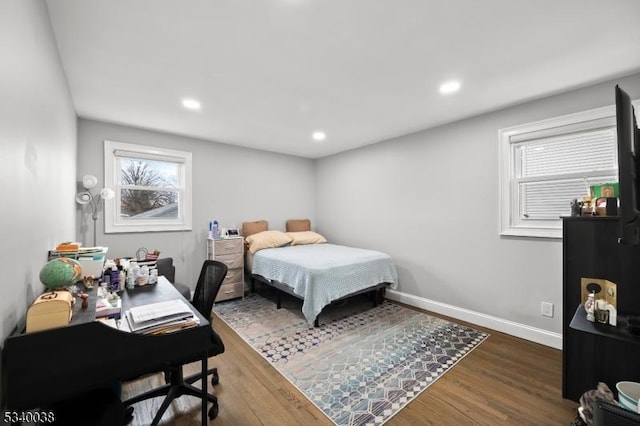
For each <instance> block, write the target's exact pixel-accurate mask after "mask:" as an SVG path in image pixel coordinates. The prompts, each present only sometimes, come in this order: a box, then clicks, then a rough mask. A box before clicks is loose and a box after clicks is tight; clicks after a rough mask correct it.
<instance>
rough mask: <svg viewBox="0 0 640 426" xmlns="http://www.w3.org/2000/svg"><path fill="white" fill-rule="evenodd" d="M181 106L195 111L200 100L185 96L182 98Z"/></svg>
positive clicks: (198, 106) (198, 107)
mask: <svg viewBox="0 0 640 426" xmlns="http://www.w3.org/2000/svg"><path fill="white" fill-rule="evenodd" d="M182 106H183V107H185V108H186V109H190V110H194V111H197V110H199V109H200V102H199V101H197V100H195V99H192V98H185V99H183V100H182Z"/></svg>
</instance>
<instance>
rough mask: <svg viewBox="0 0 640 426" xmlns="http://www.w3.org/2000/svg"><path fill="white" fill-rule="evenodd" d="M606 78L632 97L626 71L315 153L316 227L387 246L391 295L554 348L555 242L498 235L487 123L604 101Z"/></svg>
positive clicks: (638, 89)
mask: <svg viewBox="0 0 640 426" xmlns="http://www.w3.org/2000/svg"><path fill="white" fill-rule="evenodd" d="M617 82H620V84H621V86H622V87H623V88H624V89H625V90H627V92H628V93H629V94H630V95H631V96H632V98H634V99H637V98H640V74H637V75H634V76H631V77H628V78H622V79H619V80H616V81H615V82H608V83H604V84H598V85H596V86H592V87H588V88H584V89H580V90H576V91H573V92H570V93H566V94H561V95H557V96H553V97H550V98H547V99H541V100H537V101H533V102H529V103H526V104H522V105H518V106H514V107H511V108H506V109H504V110H501V111H497V112H494V113H491V114H486V115H482V116H478V117H474V118H470V119H466V120H461V121H459V122H456V123H452V124H449V125H445V126H441V127H438V128H434V129H431V130H426V131H423V132H419V133H415V134H412V135H408V136H404V137H400V138H397V139H393V140H389V141H385V142H382V143H379V144H376V145H373V146H369V147H365V148H360V149H357V150H354V151H350V152H346V153H342V154H338V155H334V156H331V157H326V158H323V159H321V160H318V162H317V199H316V204H317V206H318V207H317V211H316V215H317V217H318V230H319V231H320V232H322V233H323V234H325V235H326V236H327V238H328V239H329V240H332V241H337V242H340V243H344V244H348V245H354V246H361V247H368V248H373V249H379V250H382V251H385V252H387V253H388V254H390V255H391V256H392V257H393V258H394V260H395V263H396V265H397V267H398V272H399V281H400V286H399V289H398V291H399V293H397V294H395V295H394V294H392V295H391V296H392V297H394V298H396V299H398V300H402V301H405V302H407V303H410V304H413V305H417V306H422V307H425V308H428V309H432V310H434V311H436V312H441V313H444V314H447V315H451V316H454V317H457V318H461V319H465V320H471V321H473V322H475V323H478V324H481V325H486V326H490V327H493V328H495V329H498V330H504V331H507V332H510V333H513V334H516V335H520V336H522V337H526V338H530V339H532V340H535V341H539V342H541V343H545V344H549V345H552V346H556V347H557V346H558V345H560V344H561V340H560V339H561V336H560V333H561V331H562V311H561V309H562V307H561V304H562V241H561V240H547V239H533V238H505V237H500V236H499V181H498V169H499V167H498V166H499V165H498V129H500V128H504V127H510V126H514V125H517V124H523V123H528V122H532V121H537V120H542V119H546V118H551V117H555V116H559V115H564V114H569V113H574V112H578V111H583V110H588V109H592V108H597V107H601V106H606V105H612V104H613V103H614V85H615V83H617ZM463 95H464V94H460V96H463ZM541 301H547V302H552V303H553V304H554V307H555V315H554V317H553V318H547V317H542V316H541V315H540V302H541Z"/></svg>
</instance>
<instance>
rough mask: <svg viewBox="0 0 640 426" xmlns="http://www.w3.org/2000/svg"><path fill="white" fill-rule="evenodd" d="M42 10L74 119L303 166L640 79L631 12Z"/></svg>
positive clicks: (575, 3) (507, 1)
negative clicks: (451, 89) (454, 89)
mask: <svg viewBox="0 0 640 426" xmlns="http://www.w3.org/2000/svg"><path fill="white" fill-rule="evenodd" d="M47 5H48V8H49V12H50V16H51V22H52V24H53V29H54V33H55V36H56V38H57V41H58V45H59V49H60V56H61V58H62V63H63V66H64V69H65V72H66V75H67V79H68V82H69V88H70V90H71V95H72V97H73V102H74V104H75V107H76V111H77V113H78V115H79V116H80V117H84V118H91V119H97V120H102V121H108V122H115V123H122V124H126V125H132V126H137V127H142V128H150V129H156V130H160V131H166V132H171V133H177V134H182V135H188V136H193V137H197V138H202V139H207V140H211V141H216V142H223V143H228V144H235V145H241V146H246V147H251V148H258V149H263V150H269V151H274V152H281V153H287V154H293V155H297V156H302V157H308V158H319V157H323V156H326V155H330V154H334V153H338V152H341V151H345V150H349V149H353V148H356V147H359V146H363V145H367V144H371V143H375V142H379V141H381V140H385V139H389V138H393V137H395V136H400V135H403V134H407V133H411V132H415V131H418V130H422V129H426V128H430V127H433V126H436V125H439V124H443V123H447V122H452V121H455V120H459V119H462V118H465V117H469V116H472V115H476V114H480V113H483V112H487V111H490V110H495V109H498V108H502V107H505V106H508V105H513V104H516V103H520V102H524V101H527V100H531V99H536V98H540V97H543V96H548V95H551V94H554V93H559V92H562V91H565V90H569V89H572V88H577V87H581V86H585V85H588V84H592V83H595V82H599V81H604V80H608V79H611V78H616V77H620V76H623V75H628V74H631V73H634V72H637V71H640V24H639V19H638V18H640V1H638V0H482V1H478V0H437V1H436V0H253V1H251V0H128V1H125V0H118V1H114V0H48V1H47ZM450 79H459V80H460V81H461V82H462V88H461V90H460V91H459V92H458V93H456V94H453V95H449V96H443V95H441V94H440V93H439V91H438V87H439V85H440V84H441V83H443V82H444V81H446V80H450ZM184 97H193V98H196V99H198V100H199V101H200V102H201V104H202V108H201V110H200V111H197V112H193V111H188V110H186V109H184V108H183V107H182V106H181V99H182V98H184ZM612 102H613V99H612ZM316 130H322V131H324V132H325V133H326V134H327V138H326V140H325V141H323V142H315V141H313V140H312V138H311V134H312V133H313V132H314V131H316Z"/></svg>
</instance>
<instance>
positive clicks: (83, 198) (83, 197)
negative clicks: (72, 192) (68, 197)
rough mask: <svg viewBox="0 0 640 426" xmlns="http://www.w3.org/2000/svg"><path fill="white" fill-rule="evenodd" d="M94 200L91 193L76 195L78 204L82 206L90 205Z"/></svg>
mask: <svg viewBox="0 0 640 426" xmlns="http://www.w3.org/2000/svg"><path fill="white" fill-rule="evenodd" d="M92 198H93V196H92V195H91V193H89V191H85V192H78V193H77V194H76V203H78V204H82V205H84V204H89V203H90V202H91V199H92Z"/></svg>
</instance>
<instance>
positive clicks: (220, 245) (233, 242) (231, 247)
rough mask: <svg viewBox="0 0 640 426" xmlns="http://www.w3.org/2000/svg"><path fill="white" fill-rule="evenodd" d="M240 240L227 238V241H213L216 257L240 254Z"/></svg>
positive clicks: (241, 249) (241, 248)
mask: <svg viewBox="0 0 640 426" xmlns="http://www.w3.org/2000/svg"><path fill="white" fill-rule="evenodd" d="M242 241H243V239H242V238H229V239H227V240H214V241H213V243H214V244H215V247H214V253H215V256H216V257H218V256H220V255H225V254H232V253H242V251H243V247H242Z"/></svg>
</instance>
